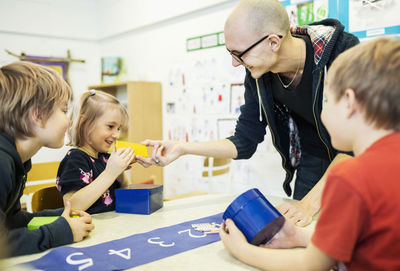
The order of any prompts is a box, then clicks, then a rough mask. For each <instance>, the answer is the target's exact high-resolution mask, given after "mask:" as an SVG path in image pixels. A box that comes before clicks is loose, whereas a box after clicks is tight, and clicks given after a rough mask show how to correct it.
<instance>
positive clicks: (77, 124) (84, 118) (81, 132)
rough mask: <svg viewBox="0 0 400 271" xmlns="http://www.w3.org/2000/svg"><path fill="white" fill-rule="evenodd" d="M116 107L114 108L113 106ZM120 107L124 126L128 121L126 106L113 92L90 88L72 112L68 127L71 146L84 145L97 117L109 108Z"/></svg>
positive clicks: (105, 112)
mask: <svg viewBox="0 0 400 271" xmlns="http://www.w3.org/2000/svg"><path fill="white" fill-rule="evenodd" d="M113 107H114V108H113ZM115 108H116V109H119V110H120V112H121V116H122V124H121V125H122V127H125V126H126V125H127V122H128V112H127V110H126V108H125V107H124V106H123V105H122V104H121V103H120V102H119V101H118V99H117V98H116V97H114V96H112V95H111V94H108V93H106V92H104V91H101V90H94V89H92V90H90V91H86V92H84V93H83V94H82V96H81V98H80V100H79V101H78V102H77V103H76V104H75V107H74V110H73V111H72V114H71V125H70V127H69V129H68V137H69V143H68V144H67V145H69V146H75V147H83V146H84V145H85V144H86V140H87V139H86V136H87V135H88V133H89V132H90V129H91V128H92V127H93V125H94V123H95V121H96V119H97V118H99V117H101V116H102V115H103V114H107V110H110V109H115Z"/></svg>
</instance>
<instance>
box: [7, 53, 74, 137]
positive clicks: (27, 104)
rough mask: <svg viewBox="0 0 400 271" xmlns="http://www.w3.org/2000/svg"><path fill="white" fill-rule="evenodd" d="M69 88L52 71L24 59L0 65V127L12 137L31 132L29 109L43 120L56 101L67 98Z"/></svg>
mask: <svg viewBox="0 0 400 271" xmlns="http://www.w3.org/2000/svg"><path fill="white" fill-rule="evenodd" d="M71 95H72V91H71V88H70V87H69V85H68V84H67V82H65V80H64V79H63V78H62V77H61V75H59V74H58V73H57V72H56V71H54V70H52V69H50V68H47V67H44V66H42V65H38V64H34V63H31V62H26V61H17V62H14V63H11V64H9V65H5V66H3V67H1V68H0V103H1V105H0V131H1V132H5V133H7V134H9V135H10V136H12V137H13V138H24V137H32V136H34V134H33V130H32V119H31V113H32V112H33V111H35V112H36V113H37V114H39V115H40V117H41V119H42V120H43V121H47V119H48V118H49V117H50V116H51V114H52V113H53V111H54V108H55V105H56V104H57V103H62V102H64V101H68V100H69V99H70V98H71Z"/></svg>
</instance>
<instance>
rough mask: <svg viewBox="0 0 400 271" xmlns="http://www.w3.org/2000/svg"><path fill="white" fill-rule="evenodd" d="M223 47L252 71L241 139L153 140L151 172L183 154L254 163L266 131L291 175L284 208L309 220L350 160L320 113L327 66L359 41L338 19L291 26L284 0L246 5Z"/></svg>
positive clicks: (229, 25) (231, 22)
mask: <svg viewBox="0 0 400 271" xmlns="http://www.w3.org/2000/svg"><path fill="white" fill-rule="evenodd" d="M224 34H225V44H226V48H227V50H228V52H229V53H230V54H231V55H232V65H233V66H235V67H236V66H240V65H242V66H244V67H245V68H246V78H245V89H246V90H245V104H244V105H243V106H242V107H241V109H240V110H241V115H240V116H239V119H238V122H237V124H236V130H235V135H234V136H232V137H229V138H227V139H224V140H218V141H209V142H198V143H183V142H169V141H151V140H148V141H147V142H146V144H147V145H149V146H153V147H154V150H153V154H152V158H148V159H145V158H141V157H139V158H138V162H139V163H141V164H142V165H143V166H145V167H147V166H149V165H151V164H157V165H160V166H165V165H167V164H169V163H171V162H172V161H174V160H176V159H177V158H178V157H180V156H181V155H184V154H195V155H204V156H212V157H217V158H234V159H248V158H250V157H251V156H252V155H253V153H254V152H255V151H256V149H257V145H258V144H259V143H260V142H262V141H263V140H264V135H265V133H266V127H267V126H268V128H269V131H270V132H271V135H272V141H273V144H274V146H275V148H276V149H277V151H278V152H279V154H280V156H281V158H282V166H283V168H284V170H285V172H286V178H285V181H284V184H283V188H284V190H285V192H286V193H287V195H289V196H290V195H291V194H292V189H291V187H290V182H291V181H292V179H293V177H294V174H295V173H296V181H295V186H294V195H293V198H294V199H298V200H300V201H298V202H296V203H287V204H284V205H281V206H278V209H279V210H280V211H281V212H282V213H283V214H284V215H285V217H286V218H288V219H290V220H291V221H292V222H294V223H296V224H297V225H300V226H304V225H307V224H309V223H310V222H311V220H312V216H313V215H314V214H315V213H316V212H317V211H318V210H319V208H320V198H321V193H322V189H323V186H324V182H325V177H324V173H325V171H326V170H327V168H328V167H329V166H330V165H332V164H333V163H336V162H338V161H340V160H342V159H346V158H347V157H348V156H347V155H345V154H338V153H337V151H336V150H335V149H333V147H332V145H331V143H330V138H329V135H328V133H327V131H326V129H325V127H324V126H323V124H322V122H321V118H320V113H321V110H322V106H323V101H322V99H323V88H324V79H325V73H326V70H327V68H328V67H329V66H330V64H331V63H332V61H333V60H334V59H335V58H336V57H337V56H338V55H339V54H340V53H341V52H343V51H344V50H346V49H348V48H350V47H352V46H354V45H356V44H357V43H358V39H357V38H356V37H355V36H353V35H351V34H349V33H346V32H344V27H343V25H342V24H340V22H339V21H337V20H334V19H326V20H323V21H321V22H316V23H313V24H310V25H306V26H301V27H296V28H292V29H290V25H289V17H288V14H287V12H286V10H285V8H284V7H283V6H282V5H281V4H280V3H279V1H278V0H242V1H240V2H239V4H238V5H237V6H236V7H235V9H234V10H233V12H232V13H231V14H230V16H229V17H228V19H227V21H226V23H225V29H224Z"/></svg>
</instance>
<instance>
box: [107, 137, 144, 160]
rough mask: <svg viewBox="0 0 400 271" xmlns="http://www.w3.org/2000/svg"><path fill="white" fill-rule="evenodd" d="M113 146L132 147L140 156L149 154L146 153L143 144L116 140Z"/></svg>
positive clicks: (118, 147)
mask: <svg viewBox="0 0 400 271" xmlns="http://www.w3.org/2000/svg"><path fill="white" fill-rule="evenodd" d="M115 147H116V148H117V150H118V149H120V148H132V149H133V150H134V151H135V154H136V155H140V156H142V157H148V156H149V154H148V153H147V147H146V145H144V144H138V143H131V142H127V141H120V140H117V142H115Z"/></svg>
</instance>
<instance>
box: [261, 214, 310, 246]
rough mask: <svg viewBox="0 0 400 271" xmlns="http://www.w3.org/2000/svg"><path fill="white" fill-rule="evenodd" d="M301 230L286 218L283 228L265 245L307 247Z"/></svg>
mask: <svg viewBox="0 0 400 271" xmlns="http://www.w3.org/2000/svg"><path fill="white" fill-rule="evenodd" d="M303 239H304V238H302V235H301V231H300V229H299V228H298V227H296V226H295V225H293V224H292V223H291V222H290V221H288V220H286V221H285V224H284V225H283V227H282V228H281V230H280V231H279V232H278V233H277V234H275V236H274V237H273V238H272V239H271V241H269V242H268V243H267V244H265V245H260V247H266V248H293V247H305V246H307V243H304V242H303Z"/></svg>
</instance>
